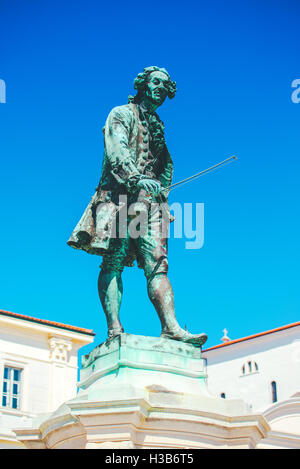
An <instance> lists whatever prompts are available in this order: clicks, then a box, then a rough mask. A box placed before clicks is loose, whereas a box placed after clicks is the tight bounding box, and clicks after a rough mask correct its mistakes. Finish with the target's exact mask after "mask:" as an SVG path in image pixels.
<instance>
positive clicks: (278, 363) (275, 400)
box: [203, 322, 300, 448]
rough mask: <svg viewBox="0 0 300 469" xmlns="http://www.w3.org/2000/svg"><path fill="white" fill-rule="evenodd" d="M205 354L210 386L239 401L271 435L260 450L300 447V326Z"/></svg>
mask: <svg viewBox="0 0 300 469" xmlns="http://www.w3.org/2000/svg"><path fill="white" fill-rule="evenodd" d="M224 331H225V335H224V337H223V339H222V341H223V343H221V344H219V345H216V346H214V347H210V348H207V349H206V350H203V357H204V358H205V359H206V361H207V371H208V388H209V390H210V392H211V393H212V394H213V395H215V396H217V397H223V398H225V399H243V400H244V401H245V402H246V403H248V404H250V405H251V408H252V410H253V412H255V413H262V414H263V415H264V416H265V417H266V419H267V421H268V423H269V425H270V426H271V432H270V433H269V435H268V438H267V439H266V440H264V443H260V445H259V447H272V446H274V447H296V448H300V322H296V323H293V324H288V325H286V326H282V327H278V328H277V329H273V330H269V331H265V332H262V333H259V334H255V335H251V336H248V337H243V338H241V339H237V340H230V339H229V338H228V337H227V335H226V333H227V331H226V330H224Z"/></svg>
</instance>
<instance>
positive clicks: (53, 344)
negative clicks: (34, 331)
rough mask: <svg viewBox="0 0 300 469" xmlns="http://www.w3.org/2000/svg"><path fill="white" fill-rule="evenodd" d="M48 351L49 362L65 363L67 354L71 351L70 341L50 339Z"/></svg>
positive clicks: (58, 338) (57, 338)
mask: <svg viewBox="0 0 300 469" xmlns="http://www.w3.org/2000/svg"><path fill="white" fill-rule="evenodd" d="M48 344H49V349H50V360H52V361H59V362H67V361H68V352H70V351H71V350H72V341H71V340H66V339H62V338H60V337H50V339H49V340H48Z"/></svg>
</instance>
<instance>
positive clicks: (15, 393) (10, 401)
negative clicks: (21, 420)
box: [2, 366, 22, 409]
mask: <svg viewBox="0 0 300 469" xmlns="http://www.w3.org/2000/svg"><path fill="white" fill-rule="evenodd" d="M21 374H22V370H21V369H19V368H12V367H9V366H5V367H4V375H3V390H2V406H3V407H8V408H10V409H19V408H20V394H21Z"/></svg>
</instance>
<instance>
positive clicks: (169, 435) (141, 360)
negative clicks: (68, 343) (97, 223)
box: [15, 334, 269, 449]
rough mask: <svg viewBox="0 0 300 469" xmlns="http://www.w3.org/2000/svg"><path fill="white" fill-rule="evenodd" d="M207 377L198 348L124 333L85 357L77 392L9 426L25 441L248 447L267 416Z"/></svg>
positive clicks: (59, 445) (263, 429)
mask: <svg viewBox="0 0 300 469" xmlns="http://www.w3.org/2000/svg"><path fill="white" fill-rule="evenodd" d="M206 378H207V376H206V369H205V364H204V360H203V359H202V358H201V349H200V348H197V347H195V346H193V345H189V344H184V343H182V342H178V341H175V340H170V339H162V338H156V337H143V336H135V335H131V334H122V335H121V336H119V337H117V338H115V339H113V340H111V341H108V342H105V343H104V344H101V345H100V346H98V347H96V348H95V349H94V350H93V351H92V352H91V353H90V354H89V355H86V356H85V357H84V358H83V360H82V370H81V375H80V382H79V384H78V386H79V392H78V395H77V397H76V398H74V399H72V400H69V401H67V402H66V403H65V404H64V405H62V406H61V407H59V409H57V411H56V412H54V413H52V414H50V415H48V416H44V417H43V418H40V419H39V420H38V421H36V424H33V427H32V428H28V429H26V430H24V429H22V430H15V432H16V434H17V436H18V439H19V440H20V441H22V442H23V443H24V444H25V445H26V446H27V447H29V448H42V447H43V448H55V449H58V448H78V449H83V448H87V449H88V448H139V449H150V448H181V449H186V448H189V449H195V448H254V447H255V446H256V444H257V443H258V441H260V440H261V438H264V437H265V436H266V433H267V432H268V430H269V427H268V424H267V422H266V421H265V419H264V418H263V417H262V416H261V415H255V414H252V413H251V411H250V409H249V408H248V407H247V405H246V404H245V403H244V402H243V401H240V400H227V399H221V398H215V397H213V396H211V395H210V393H209V391H208V389H207V384H206Z"/></svg>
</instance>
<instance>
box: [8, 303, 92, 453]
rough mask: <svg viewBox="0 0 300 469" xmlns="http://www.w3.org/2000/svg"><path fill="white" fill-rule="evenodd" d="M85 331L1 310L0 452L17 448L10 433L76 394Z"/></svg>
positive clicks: (87, 337)
mask: <svg viewBox="0 0 300 469" xmlns="http://www.w3.org/2000/svg"><path fill="white" fill-rule="evenodd" d="M93 340H94V333H93V331H91V330H89V329H82V328H79V327H75V326H70V325H65V324H61V323H57V322H52V321H46V320H42V319H37V318H33V317H30V316H24V315H21V314H16V313H12V312H9V311H4V310H0V390H1V397H0V398H1V400H0V448H19V447H22V444H21V443H20V442H18V441H17V439H16V436H15V433H14V432H13V429H14V428H21V427H24V426H25V427H26V426H30V423H31V421H32V419H33V418H34V417H36V416H38V415H43V414H46V413H50V412H53V411H54V410H56V409H57V408H58V406H60V405H61V404H62V403H64V402H65V401H66V400H68V399H70V398H73V397H75V396H76V393H77V384H76V383H77V372H78V358H77V356H78V350H79V349H80V348H81V347H83V346H84V345H88V344H90V343H91V342H93Z"/></svg>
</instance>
